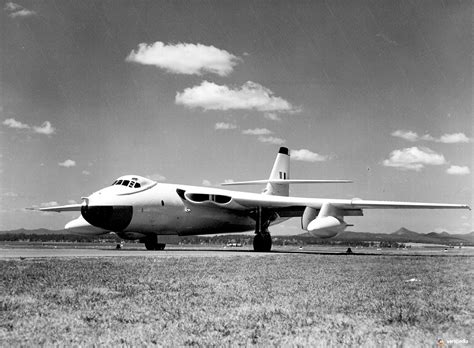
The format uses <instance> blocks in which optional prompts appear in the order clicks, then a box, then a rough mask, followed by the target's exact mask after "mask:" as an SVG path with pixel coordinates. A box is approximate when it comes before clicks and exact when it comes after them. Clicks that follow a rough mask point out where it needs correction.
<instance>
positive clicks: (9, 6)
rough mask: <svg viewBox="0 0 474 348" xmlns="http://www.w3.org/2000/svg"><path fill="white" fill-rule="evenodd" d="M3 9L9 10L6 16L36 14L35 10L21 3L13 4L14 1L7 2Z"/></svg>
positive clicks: (14, 16)
mask: <svg viewBox="0 0 474 348" xmlns="http://www.w3.org/2000/svg"><path fill="white" fill-rule="evenodd" d="M3 9H4V10H5V11H6V12H9V14H8V16H9V17H11V18H16V17H30V16H34V15H36V12H35V11H31V10H28V9H26V8H24V7H23V6H21V5H18V4H15V3H14V2H7V3H6V4H5V7H4V8H3Z"/></svg>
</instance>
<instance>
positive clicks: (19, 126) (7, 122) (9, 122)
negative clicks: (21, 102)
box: [2, 118, 31, 129]
mask: <svg viewBox="0 0 474 348" xmlns="http://www.w3.org/2000/svg"><path fill="white" fill-rule="evenodd" d="M2 124H3V125H4V126H7V127H9V128H15V129H30V128H31V127H30V126H29V125H27V124H25V123H21V122H20V121H17V120H15V119H14V118H7V119H6V120H5V121H3V122H2Z"/></svg>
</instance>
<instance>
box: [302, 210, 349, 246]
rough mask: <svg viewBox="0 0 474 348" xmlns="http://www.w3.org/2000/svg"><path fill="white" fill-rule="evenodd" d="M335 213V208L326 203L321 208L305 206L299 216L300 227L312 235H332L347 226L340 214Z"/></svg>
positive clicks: (320, 236) (323, 236)
mask: <svg viewBox="0 0 474 348" xmlns="http://www.w3.org/2000/svg"><path fill="white" fill-rule="evenodd" d="M337 213H338V212H337V208H335V207H333V206H331V205H330V204H327V203H324V204H323V206H322V207H321V209H316V208H312V207H306V209H305V211H304V213H303V216H302V217H301V227H302V228H303V229H304V230H306V231H308V232H309V234H310V235H312V236H313V237H318V238H331V237H334V236H335V235H337V234H338V233H339V232H342V231H344V229H345V228H346V227H347V224H346V223H345V221H344V220H343V219H342V216H337V215H336V214H337ZM333 214H334V215H333Z"/></svg>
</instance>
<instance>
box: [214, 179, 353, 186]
mask: <svg viewBox="0 0 474 348" xmlns="http://www.w3.org/2000/svg"><path fill="white" fill-rule="evenodd" d="M347 183H352V180H304V179H303V180H299V179H271V180H251V181H234V182H224V183H221V185H222V186H232V185H260V184H347Z"/></svg>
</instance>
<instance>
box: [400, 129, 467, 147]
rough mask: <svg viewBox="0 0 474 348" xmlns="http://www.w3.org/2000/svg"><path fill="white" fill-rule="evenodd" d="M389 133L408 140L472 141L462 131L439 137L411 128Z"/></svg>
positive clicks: (438, 141) (452, 142)
mask: <svg viewBox="0 0 474 348" xmlns="http://www.w3.org/2000/svg"><path fill="white" fill-rule="evenodd" d="M391 135H392V136H394V137H398V138H402V139H405V140H408V141H419V140H424V141H434V142H437V143H445V144H456V143H469V142H470V141H472V139H470V138H468V137H467V136H466V135H465V134H464V133H453V134H444V135H442V136H441V137H439V138H435V137H433V136H431V135H430V134H425V135H422V136H419V135H418V134H417V133H416V132H413V131H411V130H401V129H399V130H396V131H394V132H393V133H392V134H391Z"/></svg>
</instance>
